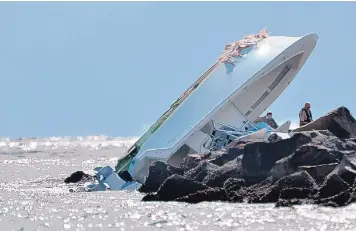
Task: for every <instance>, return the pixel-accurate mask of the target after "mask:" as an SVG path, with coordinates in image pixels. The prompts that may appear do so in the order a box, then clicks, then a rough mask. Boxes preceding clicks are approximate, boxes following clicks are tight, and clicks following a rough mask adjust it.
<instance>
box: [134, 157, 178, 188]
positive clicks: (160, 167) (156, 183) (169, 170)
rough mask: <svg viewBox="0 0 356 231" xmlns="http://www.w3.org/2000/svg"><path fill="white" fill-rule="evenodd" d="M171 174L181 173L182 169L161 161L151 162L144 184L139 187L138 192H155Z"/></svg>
mask: <svg viewBox="0 0 356 231" xmlns="http://www.w3.org/2000/svg"><path fill="white" fill-rule="evenodd" d="M173 174H178V175H183V170H182V169H180V168H176V167H173V166H171V165H168V164H166V163H164V162H161V161H156V162H154V163H152V164H151V165H150V167H149V173H148V176H147V178H146V181H145V183H144V185H142V186H141V188H140V189H139V191H140V192H144V193H149V192H156V191H157V190H158V189H159V187H160V186H161V184H162V183H163V182H164V181H165V180H166V179H167V178H168V177H169V176H172V175H173Z"/></svg>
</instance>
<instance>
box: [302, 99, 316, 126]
mask: <svg viewBox="0 0 356 231" xmlns="http://www.w3.org/2000/svg"><path fill="white" fill-rule="evenodd" d="M312 121H313V116H312V113H311V111H310V103H305V104H304V107H303V108H302V109H301V110H300V112H299V126H300V127H301V126H303V125H306V124H308V123H310V122H312Z"/></svg>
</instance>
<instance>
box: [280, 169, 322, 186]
mask: <svg viewBox="0 0 356 231" xmlns="http://www.w3.org/2000/svg"><path fill="white" fill-rule="evenodd" d="M275 185H277V186H278V187H280V188H293V187H295V188H309V189H315V188H316V187H317V184H316V183H315V181H314V179H313V178H312V177H311V176H310V175H309V173H308V172H306V171H301V172H296V173H293V174H291V175H289V176H286V177H283V178H281V179H280V180H278V181H277V182H276V183H275Z"/></svg>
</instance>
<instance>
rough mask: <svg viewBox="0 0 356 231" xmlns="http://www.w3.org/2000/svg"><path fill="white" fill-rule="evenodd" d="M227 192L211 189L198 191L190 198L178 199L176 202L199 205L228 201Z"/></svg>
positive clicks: (190, 195)
mask: <svg viewBox="0 0 356 231" xmlns="http://www.w3.org/2000/svg"><path fill="white" fill-rule="evenodd" d="M226 200H227V197H226V194H225V191H224V190H222V189H219V188H209V189H205V190H201V191H198V192H196V193H193V194H189V195H188V196H184V197H180V198H177V199H176V200H175V201H180V202H187V203H199V202H203V201H226Z"/></svg>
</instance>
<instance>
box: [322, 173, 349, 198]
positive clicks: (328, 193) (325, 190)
mask: <svg viewBox="0 0 356 231" xmlns="http://www.w3.org/2000/svg"><path fill="white" fill-rule="evenodd" d="M349 188H350V185H349V184H348V183H346V182H345V181H344V180H343V179H341V178H340V177H339V176H338V175H336V174H333V175H330V176H328V177H327V178H326V179H325V182H324V183H323V185H322V186H321V187H320V189H319V194H318V196H319V197H320V198H328V197H332V196H335V195H337V194H339V193H340V192H343V191H346V190H347V189H349Z"/></svg>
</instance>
